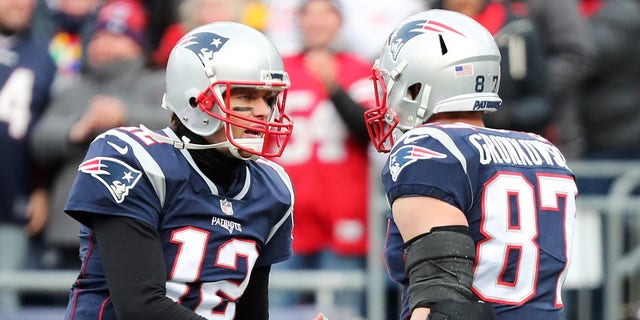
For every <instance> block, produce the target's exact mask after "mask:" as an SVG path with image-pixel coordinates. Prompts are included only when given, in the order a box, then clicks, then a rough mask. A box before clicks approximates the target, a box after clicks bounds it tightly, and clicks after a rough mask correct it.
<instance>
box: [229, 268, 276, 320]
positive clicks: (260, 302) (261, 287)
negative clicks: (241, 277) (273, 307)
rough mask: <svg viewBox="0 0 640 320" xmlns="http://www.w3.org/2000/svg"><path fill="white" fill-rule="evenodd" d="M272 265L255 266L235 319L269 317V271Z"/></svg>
mask: <svg viewBox="0 0 640 320" xmlns="http://www.w3.org/2000/svg"><path fill="white" fill-rule="evenodd" d="M270 271H271V266H265V267H259V268H254V269H253V272H252V273H251V279H250V280H249V286H247V290H245V292H244V293H243V294H242V297H241V298H240V300H239V301H238V304H237V306H236V317H235V320H267V319H269V273H270Z"/></svg>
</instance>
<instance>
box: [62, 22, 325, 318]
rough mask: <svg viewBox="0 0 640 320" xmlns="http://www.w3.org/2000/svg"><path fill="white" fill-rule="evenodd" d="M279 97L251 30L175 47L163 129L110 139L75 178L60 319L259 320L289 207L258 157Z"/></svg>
mask: <svg viewBox="0 0 640 320" xmlns="http://www.w3.org/2000/svg"><path fill="white" fill-rule="evenodd" d="M288 87H289V78H288V75H287V73H286V72H285V71H284V68H283V64H282V59H281V57H280V55H279V53H278V51H277V50H276V49H275V47H274V46H273V44H272V43H271V42H270V40H268V39H267V38H266V37H265V36H264V35H263V34H261V33H260V32H258V31H256V30H254V29H252V28H250V27H247V26H244V25H241V24H237V23H232V22H217V23H211V24H208V25H204V26H201V27H198V28H196V29H194V30H192V31H191V32H189V33H187V34H186V35H185V36H184V37H183V38H182V39H181V40H180V41H179V42H178V44H176V46H175V47H174V48H173V50H172V52H171V54H170V57H169V61H168V65H167V70H166V93H165V96H164V98H163V106H165V107H166V108H168V109H169V110H171V111H172V112H173V115H172V118H171V125H170V127H168V128H165V129H163V130H158V131H151V130H149V129H147V128H146V127H144V126H141V127H140V128H137V127H121V128H115V129H111V130H109V131H107V132H105V133H103V134H101V135H100V136H98V137H97V138H96V139H95V140H94V141H93V142H92V144H91V146H90V147H89V150H88V152H87V155H86V158H85V160H84V161H83V163H82V164H81V165H80V166H79V168H78V175H77V178H76V181H75V183H74V185H73V187H72V189H71V192H70V195H69V199H68V202H67V205H66V209H65V211H66V212H67V213H68V214H69V215H71V216H72V217H74V218H75V219H77V220H78V221H80V222H81V223H82V228H81V231H80V255H81V259H82V269H81V272H80V275H79V276H78V278H77V280H76V282H75V283H74V285H73V288H72V292H71V295H70V300H69V303H68V307H67V312H66V319H74V320H81V319H92V320H95V319H119V320H123V319H137V320H139V319H221V320H231V319H268V315H269V313H268V280H269V272H270V266H271V265H272V264H274V263H277V262H280V261H283V260H285V259H288V258H289V257H290V255H291V231H292V219H293V216H292V214H293V213H292V207H293V199H294V195H293V189H292V186H291V183H290V181H289V178H288V176H287V174H286V173H285V172H284V170H282V168H281V167H279V166H278V165H276V164H275V163H273V162H271V161H269V160H266V159H264V158H263V156H264V157H273V156H279V155H280V154H281V153H282V151H283V148H284V147H285V146H286V144H287V141H288V139H289V137H290V135H291V130H292V123H291V122H290V118H289V117H288V115H287V114H286V113H285V112H284V111H285V110H284V102H285V99H284V98H285V96H286V91H287V88H288ZM321 318H322V314H319V315H318V316H317V318H316V319H321Z"/></svg>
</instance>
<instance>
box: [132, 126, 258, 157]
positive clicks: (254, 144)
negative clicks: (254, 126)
mask: <svg viewBox="0 0 640 320" xmlns="http://www.w3.org/2000/svg"><path fill="white" fill-rule="evenodd" d="M140 129H142V131H144V132H145V133H146V134H148V135H149V136H151V137H152V138H153V139H155V140H157V141H160V142H164V143H168V144H170V145H172V146H173V147H174V148H176V149H181V150H183V149H191V150H204V149H214V148H215V149H222V148H227V149H229V152H231V155H233V156H234V157H236V158H238V159H241V160H255V159H257V158H259V156H258V155H256V154H251V156H249V157H245V156H242V155H241V154H240V150H239V149H238V148H237V147H236V146H234V145H233V144H231V142H229V141H224V142H219V143H212V144H196V143H191V139H189V138H187V137H185V136H182V138H181V139H182V141H178V140H174V139H172V138H169V137H167V136H164V135H161V134H159V133H157V132H154V131H152V130H150V129H149V128H147V127H146V126H145V125H143V124H141V125H140ZM236 142H238V143H239V144H240V145H242V146H244V147H246V148H249V149H252V150H262V145H263V143H264V139H262V138H253V139H236Z"/></svg>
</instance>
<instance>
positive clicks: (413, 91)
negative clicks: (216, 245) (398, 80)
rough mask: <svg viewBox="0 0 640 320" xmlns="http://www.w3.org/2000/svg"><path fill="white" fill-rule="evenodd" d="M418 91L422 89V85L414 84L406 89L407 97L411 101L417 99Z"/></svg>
mask: <svg viewBox="0 0 640 320" xmlns="http://www.w3.org/2000/svg"><path fill="white" fill-rule="evenodd" d="M420 89H422V83H420V82H416V83H414V84H412V85H410V86H409V87H408V88H407V95H408V96H409V98H411V100H414V101H415V100H416V99H417V98H418V94H419V93H420Z"/></svg>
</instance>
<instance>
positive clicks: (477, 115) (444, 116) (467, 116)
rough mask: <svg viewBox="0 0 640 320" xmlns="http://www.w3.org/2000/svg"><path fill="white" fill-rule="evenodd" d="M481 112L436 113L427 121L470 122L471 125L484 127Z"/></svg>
mask: <svg viewBox="0 0 640 320" xmlns="http://www.w3.org/2000/svg"><path fill="white" fill-rule="evenodd" d="M482 117H483V113H482V112H477V111H469V112H446V113H437V114H434V115H433V116H431V118H429V121H428V122H444V123H456V122H462V123H466V124H470V125H472V126H477V127H484V121H483V120H482Z"/></svg>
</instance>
